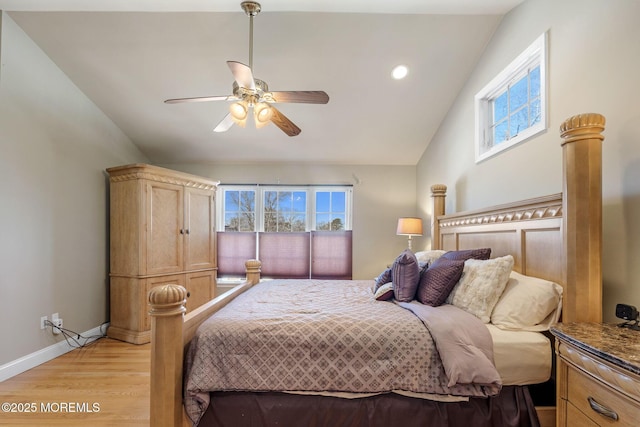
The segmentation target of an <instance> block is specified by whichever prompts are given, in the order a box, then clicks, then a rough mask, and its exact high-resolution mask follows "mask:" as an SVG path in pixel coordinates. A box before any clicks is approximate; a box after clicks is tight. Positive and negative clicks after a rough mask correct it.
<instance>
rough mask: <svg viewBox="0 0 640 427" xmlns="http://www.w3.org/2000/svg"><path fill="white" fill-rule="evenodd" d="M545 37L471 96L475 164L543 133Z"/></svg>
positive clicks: (544, 110)
mask: <svg viewBox="0 0 640 427" xmlns="http://www.w3.org/2000/svg"><path fill="white" fill-rule="evenodd" d="M546 51H547V37H546V33H544V34H542V35H541V36H540V37H538V38H537V39H536V41H534V42H533V43H532V44H531V46H529V47H528V48H527V49H526V50H525V51H524V52H522V53H521V54H520V55H519V56H518V57H517V58H516V59H515V60H514V61H513V62H512V63H511V64H509V65H508V66H507V68H505V69H504V70H503V71H502V72H501V73H500V74H498V75H497V76H496V77H495V78H494V79H493V80H491V82H490V83H489V84H488V85H486V86H485V87H484V88H483V89H482V90H481V91H480V92H478V93H477V94H476V96H475V111H476V120H475V121H476V136H475V151H476V163H478V162H480V161H482V160H485V159H487V158H489V157H491V156H493V155H495V154H498V153H499V152H501V151H502V150H505V149H507V148H509V147H512V146H514V145H516V144H518V143H520V142H523V141H525V140H528V139H529V138H531V137H533V136H535V135H537V134H539V133H541V132H543V131H544V130H545V129H546V110H547V107H546V92H547V84H546V81H547V79H546V75H547V72H546V69H547V66H546V62H547V61H546V57H547V54H546Z"/></svg>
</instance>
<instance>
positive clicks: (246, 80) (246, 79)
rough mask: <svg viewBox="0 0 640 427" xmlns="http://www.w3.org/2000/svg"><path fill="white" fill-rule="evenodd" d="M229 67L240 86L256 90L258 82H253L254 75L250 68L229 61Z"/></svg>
mask: <svg viewBox="0 0 640 427" xmlns="http://www.w3.org/2000/svg"><path fill="white" fill-rule="evenodd" d="M227 65H228V66H229V69H230V70H231V72H232V73H233V78H234V79H235V80H236V83H238V86H240V87H243V88H246V89H251V90H256V82H255V81H254V80H253V73H252V72H251V68H249V66H247V65H244V64H243V63H241V62H237V61H227Z"/></svg>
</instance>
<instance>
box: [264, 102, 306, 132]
mask: <svg viewBox="0 0 640 427" xmlns="http://www.w3.org/2000/svg"><path fill="white" fill-rule="evenodd" d="M271 109H272V110H273V116H272V117H271V122H272V123H273V124H274V125H276V126H278V127H279V128H280V130H282V131H283V132H284V133H286V134H287V135H289V136H296V135H298V134H300V132H302V130H300V128H299V127H298V126H296V125H295V124H294V123H293V122H292V121H291V120H289V119H288V118H287V117H286V116H285V115H284V114H282V113H281V112H280V111H279V110H277V109H276V108H275V107H273V106H271Z"/></svg>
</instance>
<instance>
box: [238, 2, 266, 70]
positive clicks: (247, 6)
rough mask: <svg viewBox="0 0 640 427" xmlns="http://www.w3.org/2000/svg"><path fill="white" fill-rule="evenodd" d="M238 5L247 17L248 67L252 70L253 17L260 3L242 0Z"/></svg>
mask: <svg viewBox="0 0 640 427" xmlns="http://www.w3.org/2000/svg"><path fill="white" fill-rule="evenodd" d="M240 7H242V10H244V13H246V14H247V16H248V17H249V68H251V69H252V70H253V17H254V16H256V15H258V13H260V10H261V8H260V3H258V2H255V1H243V2H242V3H240Z"/></svg>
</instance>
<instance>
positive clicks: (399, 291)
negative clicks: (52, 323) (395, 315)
mask: <svg viewBox="0 0 640 427" xmlns="http://www.w3.org/2000/svg"><path fill="white" fill-rule="evenodd" d="M391 281H392V282H393V294H394V298H395V299H396V300H398V301H402V302H410V301H413V299H414V298H415V296H416V290H417V289H418V282H419V281H420V267H418V260H417V259H416V256H415V255H414V254H413V252H411V251H410V250H409V249H405V250H404V251H403V252H402V253H401V254H400V255H398V257H397V258H396V260H395V261H394V262H393V265H392V266H391Z"/></svg>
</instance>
